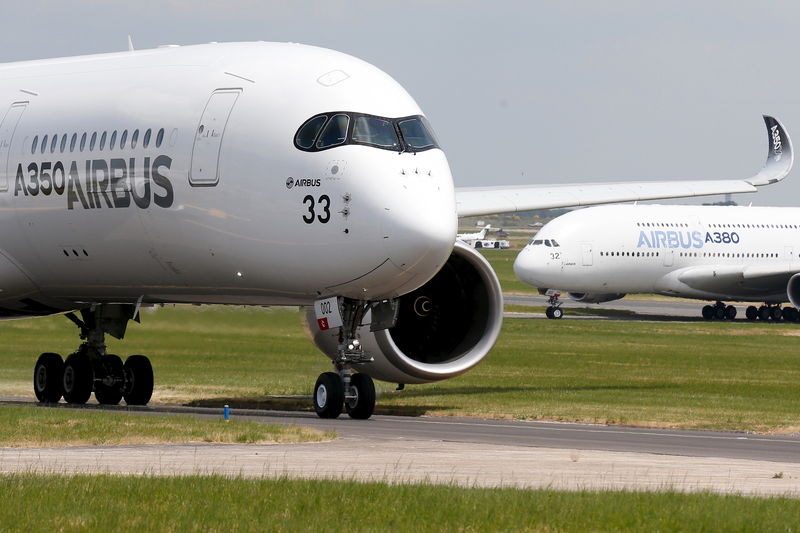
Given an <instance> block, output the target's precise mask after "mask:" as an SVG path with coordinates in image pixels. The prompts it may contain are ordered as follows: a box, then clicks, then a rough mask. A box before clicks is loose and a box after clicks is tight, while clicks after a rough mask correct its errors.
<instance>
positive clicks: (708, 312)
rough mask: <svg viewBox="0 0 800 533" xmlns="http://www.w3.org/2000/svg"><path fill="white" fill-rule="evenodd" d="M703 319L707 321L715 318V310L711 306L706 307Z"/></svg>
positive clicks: (704, 307)
mask: <svg viewBox="0 0 800 533" xmlns="http://www.w3.org/2000/svg"><path fill="white" fill-rule="evenodd" d="M703 318H705V319H706V320H711V319H712V318H714V308H713V307H711V306H710V305H704V306H703Z"/></svg>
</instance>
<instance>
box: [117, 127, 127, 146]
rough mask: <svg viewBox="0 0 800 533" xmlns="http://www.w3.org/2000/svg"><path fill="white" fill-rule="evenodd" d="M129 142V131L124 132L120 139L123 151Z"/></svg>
mask: <svg viewBox="0 0 800 533" xmlns="http://www.w3.org/2000/svg"><path fill="white" fill-rule="evenodd" d="M127 140H128V130H125V131H123V132H122V137H120V139H119V149H120V150H122V149H124V148H125V141H127Z"/></svg>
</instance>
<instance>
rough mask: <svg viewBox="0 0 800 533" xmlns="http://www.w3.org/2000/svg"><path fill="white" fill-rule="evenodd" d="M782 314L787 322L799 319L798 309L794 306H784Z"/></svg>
mask: <svg viewBox="0 0 800 533" xmlns="http://www.w3.org/2000/svg"><path fill="white" fill-rule="evenodd" d="M781 315H782V317H783V319H784V320H785V321H786V322H796V321H797V309H795V308H794V307H784V308H783V309H782V310H781Z"/></svg>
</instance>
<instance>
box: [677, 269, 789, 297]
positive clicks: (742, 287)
mask: <svg viewBox="0 0 800 533" xmlns="http://www.w3.org/2000/svg"><path fill="white" fill-rule="evenodd" d="M798 272H800V268H798V267H797V266H796V265H794V266H792V265H789V264H788V263H783V264H778V265H750V266H744V265H702V266H696V267H688V268H686V269H685V270H683V271H682V272H680V273H679V274H678V276H677V278H678V281H680V282H682V283H685V284H686V285H688V286H689V287H692V288H693V289H697V290H702V291H709V292H720V293H730V294H742V293H743V292H758V293H763V294H767V293H770V292H782V291H786V285H787V284H788V283H789V278H791V277H792V276H793V275H795V274H797V273H798Z"/></svg>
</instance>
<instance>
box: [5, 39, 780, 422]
mask: <svg viewBox="0 0 800 533" xmlns="http://www.w3.org/2000/svg"><path fill="white" fill-rule="evenodd" d="M0 80H2V81H0V104H1V105H2V111H0V113H2V116H3V118H2V123H1V124H0V171H1V172H0V315H2V316H3V317H5V318H19V317H26V316H38V315H47V314H54V313H64V312H66V313H67V314H66V316H67V317H68V318H70V319H71V320H72V321H73V322H75V323H76V324H77V325H78V326H79V331H80V336H81V338H82V339H83V343H82V344H81V345H80V346H79V347H78V348H77V350H76V351H75V352H74V353H72V354H70V355H69V356H68V357H67V358H66V360H63V359H62V357H61V355H59V354H53V353H44V354H42V355H41V356H40V357H39V359H38V361H37V363H36V365H35V369H34V390H35V393H36V396H37V398H38V399H39V400H40V401H47V402H54V401H58V400H59V399H60V398H61V397H62V396H63V397H64V398H65V399H66V401H67V402H70V403H77V404H79V403H84V402H86V401H87V400H88V399H89V398H90V396H91V394H92V392H94V394H95V397H96V399H97V401H99V402H100V403H103V404H116V403H118V402H119V401H120V400H121V399H122V398H123V397H124V398H125V401H126V402H127V403H129V404H146V403H147V402H148V401H149V400H150V398H151V395H152V391H153V371H152V367H151V365H150V362H149V359H147V358H146V357H144V356H131V357H129V358H128V359H127V361H126V362H125V363H124V364H123V362H122V359H121V358H120V357H118V356H116V355H114V354H108V353H106V346H105V343H104V338H105V335H106V334H110V335H112V336H114V337H117V338H122V337H123V336H124V334H125V330H126V325H127V322H128V321H129V320H131V319H137V318H138V310H139V308H140V307H141V306H146V305H153V304H158V303H167V302H173V303H194V304H211V303H216V304H239V305H301V306H308V309H309V311H308V314H309V318H310V320H309V323H310V325H311V329H312V335H313V337H314V339H313V340H314V342H315V343H316V345H317V346H318V347H319V349H320V350H321V351H322V352H323V353H324V354H325V355H326V356H328V357H329V358H330V359H331V360H332V361H333V364H334V370H335V372H327V373H325V374H322V375H321V376H320V377H319V379H318V380H317V384H316V386H315V389H314V395H313V396H314V404H315V409H316V411H317V413H318V414H319V415H320V416H322V417H336V416H338V415H339V414H340V413H341V411H342V409H343V408H346V409H347V411H348V413H349V414H350V416H352V417H354V418H368V417H369V416H370V415H371V413H372V412H373V408H374V404H375V389H374V384H373V382H372V379H371V378H377V379H381V380H386V381H391V382H396V383H401V384H406V383H426V382H432V381H437V380H442V379H447V378H451V377H454V376H457V375H459V374H461V373H463V372H465V371H467V370H469V369H470V368H472V367H473V366H474V365H475V364H477V363H478V362H479V361H480V360H481V359H482V358H483V357H484V356H485V355H486V354H487V353H488V352H489V350H490V349H491V347H492V346H493V344H494V342H495V340H496V338H497V335H498V333H499V331H500V325H501V317H502V295H501V291H500V285H499V283H498V281H497V277H496V276H495V274H494V273H493V272H492V270H491V268H490V267H489V265H488V263H487V262H486V261H485V260H483V258H482V257H481V256H480V255H479V254H478V253H476V252H475V251H474V250H471V249H469V247H467V246H465V245H463V244H461V243H457V242H456V238H455V237H456V225H457V224H456V221H457V217H458V216H464V215H475V214H489V213H497V212H507V211H515V210H523V209H535V208H543V207H554V206H571V205H587V204H593V203H603V202H613V201H626V200H643V199H653V198H665V197H680V196H693V195H701V194H718V193H725V192H752V191H755V190H756V186H758V185H765V184H768V183H771V182H773V181H775V180H779V179H781V178H782V177H783V174H782V173H781V172H777V173H774V175H769V176H764V175H761V176H756V177H755V178H751V179H744V180H738V179H731V180H714V181H688V182H677V183H664V182H661V183H657V182H656V183H650V182H645V183H620V184H594V185H592V184H581V185H569V186H548V185H540V186H528V187H510V188H504V187H491V188H469V189H459V190H455V189H454V186H453V180H452V177H451V174H450V169H449V167H448V163H447V159H446V157H445V154H444V152H443V151H442V149H441V147H440V146H439V144H438V142H437V140H436V138H435V137H434V134H433V130H432V129H431V127H430V125H429V124H428V121H427V120H426V119H425V117H424V115H423V113H422V111H421V110H420V108H419V107H418V105H417V104H416V103H415V102H414V100H413V99H412V98H411V96H409V94H408V93H407V92H406V91H405V90H404V89H403V88H402V87H401V86H400V85H399V84H398V83H397V82H395V81H394V80H393V79H392V78H390V77H389V76H388V75H386V74H385V73H383V72H382V71H380V70H379V69H377V68H375V67H373V66H372V65H369V64H368V63H365V62H363V61H360V60H358V59H356V58H354V57H351V56H348V55H345V54H341V53H338V52H335V51H331V50H326V49H321V48H316V47H310V46H302V45H296V44H283V43H231V44H209V45H199V46H189V47H165V48H159V49H155V50H144V51H137V52H125V53H117V54H104V55H96V56H84V57H73V58H62V59H52V60H43V61H30V62H21V63H10V64H6V65H2V66H0ZM353 370H356V371H357V373H353Z"/></svg>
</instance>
